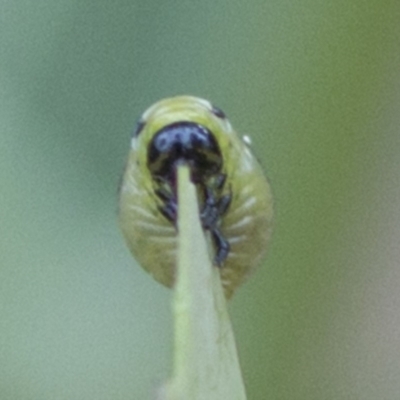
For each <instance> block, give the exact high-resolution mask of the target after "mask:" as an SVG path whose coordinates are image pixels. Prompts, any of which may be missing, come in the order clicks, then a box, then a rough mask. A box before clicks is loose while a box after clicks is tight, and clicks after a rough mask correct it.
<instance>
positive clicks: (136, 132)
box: [132, 119, 146, 137]
mask: <svg viewBox="0 0 400 400" xmlns="http://www.w3.org/2000/svg"><path fill="white" fill-rule="evenodd" d="M145 125H146V122H144V121H143V120H142V119H139V121H138V122H137V123H136V126H135V129H134V130H133V132H132V137H137V136H139V133H140V132H141V131H142V130H143V128H144V126H145Z"/></svg>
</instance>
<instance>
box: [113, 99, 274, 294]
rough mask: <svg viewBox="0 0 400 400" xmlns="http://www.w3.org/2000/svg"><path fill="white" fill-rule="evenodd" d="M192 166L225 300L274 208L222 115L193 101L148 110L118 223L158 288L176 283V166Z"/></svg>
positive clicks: (263, 241) (249, 263) (266, 232)
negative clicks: (158, 284) (159, 283)
mask: <svg viewBox="0 0 400 400" xmlns="http://www.w3.org/2000/svg"><path fill="white" fill-rule="evenodd" d="M182 162H183V163H185V164H187V165H188V166H189V169H190V176H191V181H192V182H193V183H194V184H195V186H196V190H197V196H198V200H199V207H200V209H199V217H200V221H201V224H202V227H203V229H204V231H205V232H206V234H207V235H208V238H209V240H210V242H211V243H212V247H213V249H214V260H213V261H214V264H215V266H216V267H219V270H220V274H221V282H222V285H223V288H224V292H225V296H226V297H227V298H230V297H231V295H232V294H233V292H234V290H235V289H236V288H237V287H238V286H239V285H240V284H241V283H242V282H243V281H244V280H245V279H246V277H247V276H248V274H249V273H250V272H251V271H252V270H253V269H254V268H255V267H256V266H257V265H258V264H259V263H260V261H261V259H262V258H263V256H264V254H265V251H266V248H267V243H268V240H269V237H270V232H271V224H272V216H273V207H272V203H273V202H272V194H271V189H270V185H269V183H268V180H267V178H266V177H265V175H264V172H263V170H262V168H261V166H260V164H259V162H258V161H257V159H256V158H255V157H254V156H253V154H252V153H251V151H250V148H249V146H248V144H247V143H246V142H245V141H244V140H242V139H241V138H240V137H239V136H238V135H237V133H236V132H235V131H234V130H233V128H232V126H231V124H230V122H229V120H228V119H227V117H226V115H225V113H224V112H223V111H222V110H220V109H219V108H218V107H215V106H213V105H212V104H211V103H210V102H209V101H207V100H204V99H201V98H198V97H193V96H176V97H172V98H167V99H163V100H161V101H159V102H157V103H155V104H154V105H153V106H151V107H150V108H148V109H147V110H146V111H145V112H144V113H143V115H142V116H141V118H140V119H139V121H138V123H137V126H136V128H135V130H134V132H133V134H132V139H131V149H130V152H129V156H128V162H127V164H126V168H125V171H124V174H123V177H122V183H121V185H120V189H119V224H120V227H121V230H122V232H123V235H124V237H125V240H126V242H127V244H128V247H129V249H130V251H131V252H132V254H133V255H134V257H135V258H136V259H137V261H138V262H139V263H140V265H141V266H142V267H143V268H144V269H145V270H147V271H148V272H149V273H151V274H152V275H153V277H154V278H155V279H156V280H157V281H159V282H161V283H162V284H164V285H166V286H168V287H171V286H173V284H174V280H175V264H176V253H177V235H176V232H177V230H176V225H177V207H178V205H177V188H176V166H177V165H178V164H179V163H182Z"/></svg>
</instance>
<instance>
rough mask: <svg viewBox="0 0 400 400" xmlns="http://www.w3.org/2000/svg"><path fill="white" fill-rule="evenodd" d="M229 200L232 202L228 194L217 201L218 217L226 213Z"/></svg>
mask: <svg viewBox="0 0 400 400" xmlns="http://www.w3.org/2000/svg"><path fill="white" fill-rule="evenodd" d="M231 200H232V195H231V194H230V193H229V194H226V195H224V196H222V197H221V198H220V199H219V200H218V214H219V215H220V216H221V215H224V214H225V213H226V211H227V210H228V208H229V206H230V204H231Z"/></svg>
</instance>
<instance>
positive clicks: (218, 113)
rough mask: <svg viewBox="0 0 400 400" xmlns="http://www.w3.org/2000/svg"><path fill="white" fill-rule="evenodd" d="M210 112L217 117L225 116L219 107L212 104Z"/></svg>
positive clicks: (223, 117)
mask: <svg viewBox="0 0 400 400" xmlns="http://www.w3.org/2000/svg"><path fill="white" fill-rule="evenodd" d="M211 112H212V113H213V114H214V115H215V116H217V117H218V118H221V119H225V118H226V115H225V113H224V112H223V111H222V110H221V109H220V108H218V107H216V106H212V109H211Z"/></svg>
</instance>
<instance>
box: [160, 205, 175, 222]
mask: <svg viewBox="0 0 400 400" xmlns="http://www.w3.org/2000/svg"><path fill="white" fill-rule="evenodd" d="M158 209H159V210H160V212H161V214H162V215H164V217H165V218H166V219H167V220H168V221H170V222H172V223H173V224H174V225H175V224H176V217H177V212H176V211H177V206H176V202H174V201H173V200H171V201H170V202H167V203H165V204H164V205H162V206H159V207H158Z"/></svg>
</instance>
